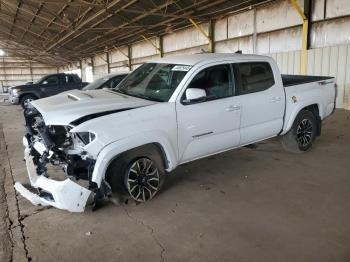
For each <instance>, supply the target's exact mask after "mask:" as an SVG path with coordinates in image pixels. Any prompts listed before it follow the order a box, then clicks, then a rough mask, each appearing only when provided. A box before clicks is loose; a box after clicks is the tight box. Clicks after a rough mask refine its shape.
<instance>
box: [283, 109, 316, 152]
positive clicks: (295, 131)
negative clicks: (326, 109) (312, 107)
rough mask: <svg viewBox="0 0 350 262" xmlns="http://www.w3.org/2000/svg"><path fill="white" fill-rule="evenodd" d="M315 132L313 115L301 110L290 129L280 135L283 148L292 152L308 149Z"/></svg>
mask: <svg viewBox="0 0 350 262" xmlns="http://www.w3.org/2000/svg"><path fill="white" fill-rule="evenodd" d="M316 133H317V122H316V117H315V115H314V114H313V113H312V112H310V111H308V110H302V111H300V113H299V114H298V115H297V117H296V118H295V120H294V123H293V125H292V127H291V129H290V130H289V131H288V133H286V134H285V135H284V136H282V146H283V148H284V149H285V150H286V151H288V152H292V153H302V152H305V151H308V150H309V149H310V148H311V147H312V144H313V143H314V141H315V138H316Z"/></svg>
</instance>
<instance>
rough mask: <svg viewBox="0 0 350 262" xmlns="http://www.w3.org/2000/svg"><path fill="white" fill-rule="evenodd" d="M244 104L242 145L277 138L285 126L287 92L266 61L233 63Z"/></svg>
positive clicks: (276, 71) (240, 96)
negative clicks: (285, 98) (285, 97)
mask: <svg viewBox="0 0 350 262" xmlns="http://www.w3.org/2000/svg"><path fill="white" fill-rule="evenodd" d="M233 66H234V69H235V72H236V75H237V78H238V81H237V82H238V84H237V85H238V86H237V90H236V95H237V97H239V98H240V101H241V107H242V111H241V128H240V130H241V144H242V145H244V144H249V143H253V142H256V141H259V140H262V139H266V138H269V137H273V136H276V135H277V134H278V133H279V132H280V131H281V128H282V125H283V115H284V110H285V101H284V96H285V94H284V90H283V86H282V84H281V83H279V82H277V81H276V80H275V77H274V76H275V75H277V74H278V73H279V72H278V70H277V68H274V69H273V68H272V67H271V65H270V63H268V62H267V61H261V62H256V61H254V62H242V63H237V64H234V65H233Z"/></svg>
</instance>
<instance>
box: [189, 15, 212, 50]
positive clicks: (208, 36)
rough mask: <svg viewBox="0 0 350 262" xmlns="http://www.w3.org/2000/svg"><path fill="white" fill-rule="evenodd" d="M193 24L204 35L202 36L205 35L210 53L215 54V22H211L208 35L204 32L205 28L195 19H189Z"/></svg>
mask: <svg viewBox="0 0 350 262" xmlns="http://www.w3.org/2000/svg"><path fill="white" fill-rule="evenodd" d="M188 20H189V21H190V22H191V23H192V24H193V26H194V27H195V28H196V29H197V30H198V31H199V32H201V33H202V35H204V36H205V37H206V38H207V39H208V52H210V53H214V41H213V35H214V30H213V28H214V26H213V22H212V21H209V34H207V32H205V31H204V30H203V28H202V27H201V26H200V25H198V24H197V23H196V22H195V21H194V20H193V19H191V18H190V19H188Z"/></svg>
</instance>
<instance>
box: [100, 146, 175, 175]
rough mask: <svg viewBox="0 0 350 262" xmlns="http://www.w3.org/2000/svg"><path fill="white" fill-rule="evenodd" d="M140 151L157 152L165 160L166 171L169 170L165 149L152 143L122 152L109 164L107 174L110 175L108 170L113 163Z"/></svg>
mask: <svg viewBox="0 0 350 262" xmlns="http://www.w3.org/2000/svg"><path fill="white" fill-rule="evenodd" d="M139 150H146V151H148V150H155V151H157V152H158V153H159V155H160V157H161V158H162V160H163V165H164V169H167V168H168V167H169V163H168V159H167V157H166V154H165V151H164V149H163V147H162V146H161V145H160V144H159V143H150V144H145V145H142V146H139V147H135V148H132V149H129V150H127V151H125V152H122V153H120V154H118V155H116V156H115V157H114V158H113V159H112V160H111V162H110V163H109V165H108V167H107V173H108V170H109V168H110V166H111V165H112V163H113V162H115V161H118V160H119V159H121V158H123V157H124V156H125V155H127V154H132V153H133V152H135V151H139Z"/></svg>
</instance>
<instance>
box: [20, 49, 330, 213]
mask: <svg viewBox="0 0 350 262" xmlns="http://www.w3.org/2000/svg"><path fill="white" fill-rule="evenodd" d="M335 97H336V85H335V80H334V78H332V77H316V76H292V75H282V76H281V74H280V73H279V70H278V67H277V65H276V63H275V61H274V60H273V59H272V58H270V57H265V56H257V55H240V54H197V55H187V56H179V57H169V58H168V57H167V58H163V59H160V60H158V61H154V62H150V63H145V64H143V65H142V66H140V67H139V68H138V69H136V70H135V71H134V72H133V73H131V74H130V75H129V76H128V77H126V78H125V79H124V80H123V81H122V82H121V84H120V85H119V86H118V87H117V88H116V89H112V90H91V91H79V90H74V91H68V92H65V93H61V94H59V95H56V96H53V97H49V98H45V99H40V100H36V101H33V102H31V104H32V106H31V107H30V108H28V109H26V110H25V112H24V115H25V119H26V127H27V132H26V134H25V136H24V138H23V143H24V145H25V151H24V154H25V160H26V165H27V169H28V174H29V180H30V183H31V185H32V187H34V188H36V189H38V193H37V194H34V193H32V192H31V191H29V190H28V189H27V188H25V187H24V186H23V185H22V184H20V183H16V184H15V187H16V189H17V190H18V191H19V192H20V193H21V194H22V195H23V196H25V197H26V198H27V199H29V200H30V201H31V202H32V203H34V204H41V205H52V206H55V207H57V208H61V209H65V210H69V211H71V212H82V211H84V208H85V206H86V204H87V203H90V201H91V202H94V203H96V202H98V201H99V200H101V199H105V198H107V197H108V196H110V195H111V193H112V192H119V193H124V194H126V195H129V196H130V197H131V198H132V199H134V200H136V201H140V202H144V201H147V200H150V199H152V198H153V197H154V196H155V195H156V193H157V192H158V191H159V190H160V189H161V187H162V184H163V181H164V176H165V173H167V172H171V171H172V170H174V169H175V168H176V167H177V166H178V165H181V164H183V163H186V162H189V161H193V160H196V159H199V158H203V157H206V156H210V155H213V154H217V153H220V152H223V151H226V150H230V149H234V148H238V147H242V146H244V145H248V144H252V143H255V142H258V141H262V140H265V139H268V138H271V137H276V136H280V137H281V140H282V144H283V146H284V148H285V149H287V150H289V151H292V152H302V151H307V150H309V149H310V148H311V146H312V144H313V142H314V140H315V138H316V137H317V136H319V135H320V133H321V124H322V120H323V119H324V118H325V117H327V116H329V115H330V114H331V113H332V112H333V111H334V109H335ZM49 164H50V165H54V166H60V167H62V168H63V170H64V173H65V178H64V179H63V180H62V179H60V180H54V179H53V178H52V177H51V178H50V174H49V173H50V172H49V171H50V169H48V166H49ZM48 170H49V171H48ZM62 173H63V172H62Z"/></svg>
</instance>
